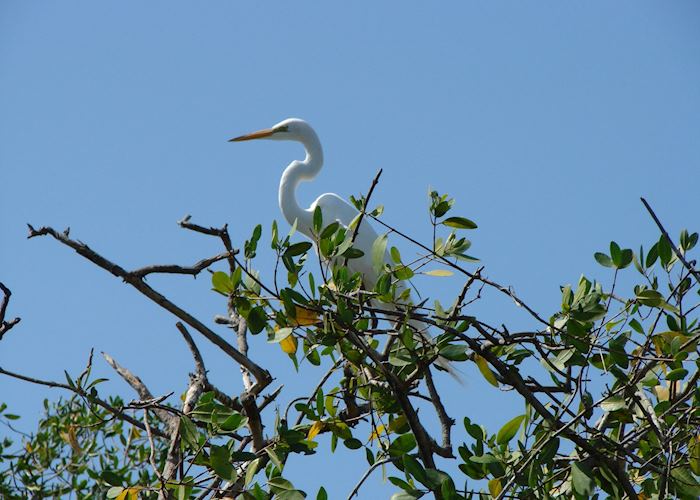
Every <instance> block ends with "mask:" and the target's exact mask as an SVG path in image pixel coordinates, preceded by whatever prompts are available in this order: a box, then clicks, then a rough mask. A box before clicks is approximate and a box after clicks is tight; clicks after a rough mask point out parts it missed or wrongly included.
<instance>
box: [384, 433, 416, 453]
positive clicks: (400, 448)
mask: <svg viewBox="0 0 700 500" xmlns="http://www.w3.org/2000/svg"><path fill="white" fill-rule="evenodd" d="M415 447H416V438H415V437H414V436H413V434H411V433H410V432H409V433H408V434H402V435H401V436H399V437H397V438H396V439H395V440H394V441H392V443H391V444H390V445H389V455H391V456H392V457H400V456H402V455H405V454H406V453H408V452H410V451H411V450H412V449H413V448H415Z"/></svg>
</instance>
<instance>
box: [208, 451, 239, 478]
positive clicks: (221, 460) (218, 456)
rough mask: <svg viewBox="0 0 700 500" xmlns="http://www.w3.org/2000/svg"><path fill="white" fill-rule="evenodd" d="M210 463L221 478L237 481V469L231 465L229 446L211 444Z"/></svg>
mask: <svg viewBox="0 0 700 500" xmlns="http://www.w3.org/2000/svg"><path fill="white" fill-rule="evenodd" d="M209 465H210V466H211V468H212V470H213V471H214V472H215V473H216V475H217V476H219V477H220V478H221V479H224V480H226V481H235V480H236V478H237V476H238V475H237V474H236V470H235V469H234V468H233V465H231V461H230V456H229V452H228V448H227V447H226V446H216V445H211V448H210V450H209Z"/></svg>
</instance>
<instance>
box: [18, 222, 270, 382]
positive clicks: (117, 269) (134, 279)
mask: <svg viewBox="0 0 700 500" xmlns="http://www.w3.org/2000/svg"><path fill="white" fill-rule="evenodd" d="M28 226H29V236H28V237H29V238H34V237H37V236H45V235H50V236H52V237H53V238H54V239H56V240H58V241H59V242H60V243H63V244H64V245H66V246H68V247H70V248H72V249H73V250H75V251H76V252H77V253H78V254H79V255H81V256H83V257H85V258H86V259H88V260H89V261H90V262H92V263H94V264H96V265H97V266H99V267H101V268H102V269H104V270H106V271H108V272H110V273H111V274H113V275H114V276H117V277H119V278H122V279H123V280H124V281H126V282H127V283H128V284H130V285H131V286H133V287H134V288H136V289H137V290H138V291H139V292H141V293H142V294H143V295H145V296H146V297H148V298H149V299H151V300H152V301H153V302H155V303H156V304H158V305H159V306H161V307H162V308H163V309H165V310H167V311H169V312H170V313H172V314H173V315H175V316H177V317H178V318H180V319H181V320H182V321H183V322H185V323H187V324H188V325H190V326H191V327H192V328H194V329H195V330H197V331H198V332H199V333H201V334H202V335H204V336H205V337H206V338H207V339H208V340H209V341H210V342H212V343H213V344H215V345H216V346H217V347H219V348H220V349H221V350H222V351H224V352H225V353H226V354H227V355H228V356H230V357H231V358H232V359H233V360H234V361H235V362H236V363H238V364H240V365H242V366H244V367H245V368H246V369H247V370H249V371H250V372H251V373H252V374H253V376H254V377H255V378H256V380H257V383H256V384H255V385H254V386H253V387H252V388H251V389H250V390H251V391H252V392H253V393H255V394H257V393H259V392H260V391H262V390H263V389H264V388H265V387H267V385H269V383H270V382H271V381H272V377H271V376H270V373H269V372H268V371H267V370H265V369H263V368H261V367H260V366H258V365H257V364H256V363H254V362H253V361H251V360H250V359H249V358H248V357H247V356H245V355H243V354H242V353H241V352H240V351H238V350H237V349H236V348H235V347H233V346H232V345H231V344H229V343H228V342H226V341H225V340H224V339H223V338H222V337H220V336H219V335H218V334H216V333H215V332H213V331H212V330H211V329H209V328H208V327H207V326H205V325H204V324H203V323H202V322H201V321H199V320H198V319H196V318H195V317H194V316H192V315H191V314H189V313H188V312H187V311H185V310H184V309H182V308H180V307H178V306H177V305H175V304H174V303H173V302H171V301H170V300H168V299H167V298H166V297H165V296H163V295H162V294H160V293H159V292H157V291H156V290H154V289H153V288H151V287H150V286H149V285H147V284H146V283H145V282H144V281H143V279H142V278H141V277H139V276H137V275H134V274H132V273H129V272H128V271H126V270H125V269H124V268H123V267H121V266H119V265H117V264H114V263H113V262H111V261H109V260H107V259H106V258H104V257H102V256H101V255H99V254H98V253H97V252H95V251H94V250H92V249H91V248H90V247H88V246H87V245H86V244H84V243H82V242H80V241H77V240H73V239H71V238H69V237H68V236H67V234H66V233H59V232H57V231H56V230H55V229H53V228H51V227H42V228H39V229H34V228H33V227H32V226H31V225H29V224H28Z"/></svg>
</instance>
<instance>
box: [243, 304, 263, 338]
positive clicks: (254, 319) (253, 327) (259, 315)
mask: <svg viewBox="0 0 700 500" xmlns="http://www.w3.org/2000/svg"><path fill="white" fill-rule="evenodd" d="M246 320H247V321H248V329H249V330H250V332H251V333H252V334H253V335H256V334H258V333H260V332H262V331H263V329H264V328H265V325H267V315H266V314H265V309H263V308H262V307H260V306H258V307H254V308H252V309H251V310H250V311H249V312H248V316H247V317H246Z"/></svg>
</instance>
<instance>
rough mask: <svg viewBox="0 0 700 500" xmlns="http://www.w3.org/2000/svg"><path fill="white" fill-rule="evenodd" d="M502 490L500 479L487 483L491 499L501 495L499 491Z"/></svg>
mask: <svg viewBox="0 0 700 500" xmlns="http://www.w3.org/2000/svg"><path fill="white" fill-rule="evenodd" d="M502 489H503V485H502V484H501V480H500V479H492V480H491V481H489V493H491V496H492V497H493V498H496V497H497V496H498V495H499V493H501V490H502Z"/></svg>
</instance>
